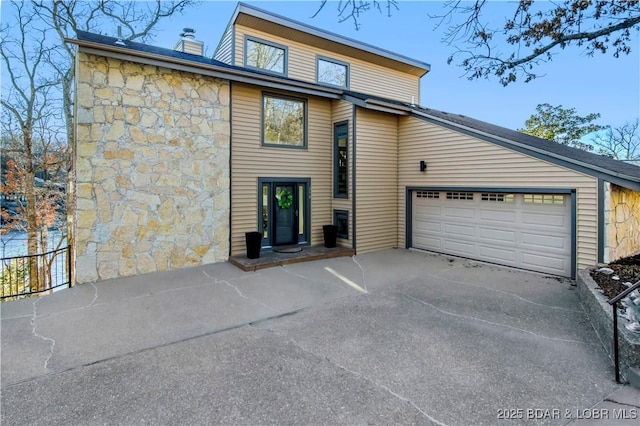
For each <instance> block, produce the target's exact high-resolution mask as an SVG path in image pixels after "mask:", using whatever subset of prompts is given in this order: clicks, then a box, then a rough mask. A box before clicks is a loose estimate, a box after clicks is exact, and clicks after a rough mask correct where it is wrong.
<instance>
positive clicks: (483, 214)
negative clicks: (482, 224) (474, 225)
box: [479, 209, 517, 223]
mask: <svg viewBox="0 0 640 426" xmlns="http://www.w3.org/2000/svg"><path fill="white" fill-rule="evenodd" d="M479 218H480V219H481V220H483V221H488V222H501V223H516V221H517V215H516V212H515V211H512V212H505V211H499V210H486V209H481V210H480V216H479Z"/></svg>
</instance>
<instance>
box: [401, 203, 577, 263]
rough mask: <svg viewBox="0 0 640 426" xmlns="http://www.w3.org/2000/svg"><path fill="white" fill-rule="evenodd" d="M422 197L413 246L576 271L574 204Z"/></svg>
mask: <svg viewBox="0 0 640 426" xmlns="http://www.w3.org/2000/svg"><path fill="white" fill-rule="evenodd" d="M564 197H565V199H564V203H563V205H558V204H542V203H526V202H524V196H523V195H522V194H514V196H513V197H510V198H511V200H512V201H510V202H501V201H491V200H486V199H485V200H482V197H481V193H474V198H473V200H466V199H465V200H456V199H445V198H439V199H436V198H431V199H428V198H416V197H415V195H414V196H413V206H412V218H413V219H412V245H413V247H416V248H422V249H425V250H432V251H437V252H442V253H446V254H452V255H457V256H463V257H468V258H472V259H478V260H484V261H487V262H493V263H498V264H502V265H508V266H515V267H519V268H524V269H530V270H535V271H539V272H544V273H552V274H556V275H563V276H570V275H571V269H572V266H571V250H572V242H571V235H572V234H571V205H570V203H569V202H568V201H567V199H566V198H567V197H566V196H564Z"/></svg>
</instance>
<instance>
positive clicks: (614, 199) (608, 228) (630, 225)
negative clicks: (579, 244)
mask: <svg viewBox="0 0 640 426" xmlns="http://www.w3.org/2000/svg"><path fill="white" fill-rule="evenodd" d="M605 185H606V186H605V194H604V200H605V205H604V224H605V225H604V226H605V244H604V247H605V249H604V261H605V262H612V261H614V260H617V259H620V258H621V257H626V256H630V255H633V254H636V253H640V192H636V191H632V190H630V189H626V188H622V187H620V186H617V185H614V184H610V183H606V184H605Z"/></svg>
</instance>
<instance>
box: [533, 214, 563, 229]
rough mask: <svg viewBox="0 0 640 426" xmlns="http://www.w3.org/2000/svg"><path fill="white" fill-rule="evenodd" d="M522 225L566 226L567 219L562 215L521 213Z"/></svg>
mask: <svg viewBox="0 0 640 426" xmlns="http://www.w3.org/2000/svg"><path fill="white" fill-rule="evenodd" d="M522 223H523V224H525V225H543V226H556V227H558V228H564V227H566V226H567V218H566V217H565V216H564V215H562V214H557V213H554V214H551V213H550V214H543V213H522Z"/></svg>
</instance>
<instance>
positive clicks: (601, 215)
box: [597, 179, 607, 263]
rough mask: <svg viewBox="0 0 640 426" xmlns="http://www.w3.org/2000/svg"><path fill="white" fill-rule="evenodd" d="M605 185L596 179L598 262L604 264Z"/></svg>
mask: <svg viewBox="0 0 640 426" xmlns="http://www.w3.org/2000/svg"><path fill="white" fill-rule="evenodd" d="M606 184H607V183H606V182H605V181H604V180H602V179H598V215H597V217H598V262H599V263H602V262H604V233H605V229H604V194H605V185H606Z"/></svg>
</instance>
